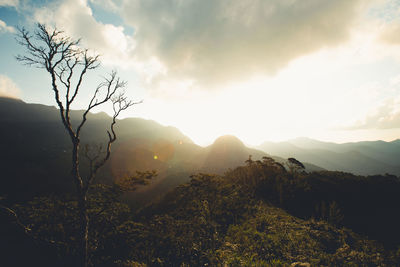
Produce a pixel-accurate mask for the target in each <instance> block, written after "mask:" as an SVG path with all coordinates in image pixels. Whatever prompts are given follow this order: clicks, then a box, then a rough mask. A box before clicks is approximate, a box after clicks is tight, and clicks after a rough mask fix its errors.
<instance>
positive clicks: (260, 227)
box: [16, 158, 400, 266]
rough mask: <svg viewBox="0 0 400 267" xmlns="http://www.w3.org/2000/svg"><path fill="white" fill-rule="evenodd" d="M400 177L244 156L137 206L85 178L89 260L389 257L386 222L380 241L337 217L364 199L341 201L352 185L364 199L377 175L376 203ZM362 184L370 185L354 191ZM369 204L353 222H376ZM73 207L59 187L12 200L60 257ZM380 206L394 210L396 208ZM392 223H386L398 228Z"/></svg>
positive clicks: (67, 243) (164, 262)
mask: <svg viewBox="0 0 400 267" xmlns="http://www.w3.org/2000/svg"><path fill="white" fill-rule="evenodd" d="M137 177H142V178H144V177H146V175H145V173H143V174H141V175H138V176H137ZM396 179H397V177H392V176H387V177H359V176H353V175H351V174H344V173H339V172H319V173H310V174H307V173H305V172H303V171H301V172H299V171H290V170H289V171H287V170H286V168H285V167H284V166H283V165H281V164H279V163H277V162H275V161H274V160H273V159H271V158H264V159H262V160H260V161H258V160H257V161H253V160H251V158H249V160H248V161H247V162H246V166H241V167H238V168H235V169H233V170H230V171H228V172H227V173H226V174H225V175H224V176H218V175H211V174H202V173H200V174H197V175H193V176H191V180H190V182H189V183H187V184H183V185H180V186H178V187H177V188H175V189H174V190H173V191H171V192H169V193H167V194H166V195H165V196H164V197H163V198H160V199H159V200H157V201H154V202H153V203H151V204H150V205H148V206H146V207H143V208H142V209H141V210H138V211H137V212H135V213H134V212H133V211H132V210H130V209H129V207H128V206H127V205H126V204H124V203H123V202H122V200H121V196H122V194H123V192H124V188H125V187H124V186H120V185H121V184H118V183H117V184H114V185H107V186H106V185H101V184H97V185H95V186H93V187H91V190H90V194H89V203H90V204H89V206H88V207H89V209H88V211H89V214H90V218H91V222H92V227H91V230H90V232H89V234H90V240H91V242H90V260H91V264H92V265H94V266H145V265H148V266H290V265H296V264H297V266H300V265H301V264H302V266H309V265H310V266H394V265H396V263H397V262H399V260H400V253H399V252H398V251H399V250H396V249H392V250H390V249H388V248H390V247H391V246H390V245H391V242H390V241H391V240H390V239H386V236H385V235H383V234H382V233H385V231H386V230H383V229H384V226H385V225H386V222H382V223H381V224H380V225H379V227H380V228H379V229H376V233H377V234H378V237H380V238H381V241H382V242H384V245H386V246H387V247H386V248H385V247H384V246H383V245H382V244H381V243H379V242H377V241H371V240H370V239H369V238H368V237H366V236H364V235H360V234H359V233H362V229H363V228H361V227H349V228H352V229H354V230H356V231H357V232H359V233H355V232H354V231H352V230H350V229H349V228H344V227H343V225H345V226H348V225H350V223H351V222H352V221H353V220H356V219H357V218H356V217H355V216H353V217H352V216H351V214H350V213H349V212H353V211H354V209H360V207H362V203H360V202H358V203H355V202H354V201H353V202H351V203H349V202H346V201H349V198H348V197H349V195H350V193H352V194H355V195H356V196H357V197H360V196H361V197H362V198H361V200H363V201H365V198H363V197H364V194H366V193H367V192H368V193H370V192H371V191H368V187H366V186H365V185H369V186H372V185H373V186H374V187H375V188H379V189H380V190H382V191H383V192H385V193H386V194H387V195H388V196H387V198H386V199H384V200H380V202H379V201H377V205H388V206H389V207H390V205H391V203H387V202H385V201H387V200H388V199H391V197H394V196H392V195H390V194H389V193H390V192H392V193H395V192H396V193H399V192H400V190H398V187H396V186H398V183H399V182H398V180H396ZM128 180H129V179H128ZM131 180H132V181H136V180H135V179H131ZM364 186H365V187H364ZM359 187H361V188H363V190H366V192H365V193H364V194H358V195H357V193H356V192H358V191H356V188H359ZM388 187H390V188H388ZM342 192H349V195H346V194H344V193H342ZM365 196H367V195H365ZM369 197H370V198H372V199H374V200H375V199H376V197H375V196H369ZM49 198H53V199H51V200H49ZM351 200H354V199H351ZM366 203H367V204H370V203H371V201H369V202H366ZM353 205H354V206H353ZM375 208H379V206H376V207H374V206H372V207H369V209H370V212H369V213H368V211H366V210H367V209H365V208H364V209H363V210H362V211H359V213H358V214H363V213H362V212H366V213H365V214H364V215H363V216H362V217H360V218H358V221H356V222H358V223H361V222H362V220H363V219H364V218H368V219H369V220H370V221H363V223H364V224H366V225H368V224H369V223H371V222H373V221H374V219H373V217H374V214H373V213H371V212H375ZM74 209H76V202H75V201H74V200H73V199H68V197H64V198H60V196H57V197H55V196H53V197H42V198H36V199H34V200H32V201H31V202H28V203H25V204H22V205H18V206H17V207H16V210H17V212H18V213H19V214H21V216H20V217H21V221H22V222H23V223H25V224H26V225H28V226H29V228H31V229H32V233H34V234H35V235H36V236H40V237H42V238H45V239H47V240H50V239H52V240H53V241H55V242H56V243H57V244H60V246H59V257H60V259H62V261H64V262H65V261H66V260H67V259H70V258H71V256H72V257H73V256H74V255H75V254H76V252H74V248H75V247H76V246H75V243H74V242H76V237H74V233H76V231H75V230H74V229H71V228H69V227H68V226H69V225H75V224H74V223H73V222H71V221H68V218H69V219H71V218H73V217H71V216H69V215H68V213H71V212H75V211H74ZM294 215H296V216H294ZM386 216H387V217H388V218H389V217H390V216H391V218H394V220H395V219H396V215H393V214H386ZM349 218H350V219H349ZM398 232H399V231H398V230H397V229H394V230H393V229H392V234H393V235H394V236H396V235H397V234H398ZM392 247H393V246H392Z"/></svg>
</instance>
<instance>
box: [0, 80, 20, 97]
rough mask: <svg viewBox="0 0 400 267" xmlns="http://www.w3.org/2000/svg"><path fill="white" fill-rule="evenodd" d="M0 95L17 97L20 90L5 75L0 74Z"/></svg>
mask: <svg viewBox="0 0 400 267" xmlns="http://www.w3.org/2000/svg"><path fill="white" fill-rule="evenodd" d="M0 96H1V97H9V98H17V99H19V98H20V97H21V91H20V89H19V88H18V86H17V85H16V84H15V83H14V82H13V81H12V80H11V79H10V78H8V77H7V76H5V75H1V74H0Z"/></svg>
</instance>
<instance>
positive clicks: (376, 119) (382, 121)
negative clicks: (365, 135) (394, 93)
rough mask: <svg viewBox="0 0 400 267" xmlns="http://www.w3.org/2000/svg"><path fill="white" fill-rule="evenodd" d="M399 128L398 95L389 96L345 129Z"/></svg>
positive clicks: (399, 101)
mask: <svg viewBox="0 0 400 267" xmlns="http://www.w3.org/2000/svg"><path fill="white" fill-rule="evenodd" d="M396 128H400V97H398V98H389V99H387V100H386V101H384V102H383V104H382V105H380V106H379V107H378V108H376V109H375V110H374V111H372V112H371V113H370V114H369V115H368V116H366V118H365V119H364V120H362V121H358V122H357V123H355V125H353V126H351V127H347V128H346V130H359V129H396Z"/></svg>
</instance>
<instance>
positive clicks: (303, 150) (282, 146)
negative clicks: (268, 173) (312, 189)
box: [256, 138, 400, 175]
mask: <svg viewBox="0 0 400 267" xmlns="http://www.w3.org/2000/svg"><path fill="white" fill-rule="evenodd" d="M256 148H257V149H260V150H262V151H264V152H266V153H269V154H272V155H277V156H280V157H284V158H288V157H294V158H296V159H298V160H300V161H305V162H312V163H314V164H316V165H318V166H320V167H322V168H324V169H327V170H331V171H336V170H337V171H345V172H352V173H355V174H360V175H373V174H385V173H390V174H395V175H400V140H399V139H397V140H395V141H392V142H385V141H364V142H355V143H344V144H336V143H329V142H321V141H317V140H313V139H309V138H297V139H293V140H289V141H286V142H276V143H274V142H265V143H263V144H261V145H260V146H258V147H256Z"/></svg>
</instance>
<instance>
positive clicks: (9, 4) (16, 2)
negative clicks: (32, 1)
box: [0, 0, 19, 7]
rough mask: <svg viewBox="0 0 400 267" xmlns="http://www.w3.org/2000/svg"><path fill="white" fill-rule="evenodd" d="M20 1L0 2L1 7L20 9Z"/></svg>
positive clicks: (3, 0) (6, 0) (5, 0)
mask: <svg viewBox="0 0 400 267" xmlns="http://www.w3.org/2000/svg"><path fill="white" fill-rule="evenodd" d="M18 5H19V0H0V6H12V7H18Z"/></svg>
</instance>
